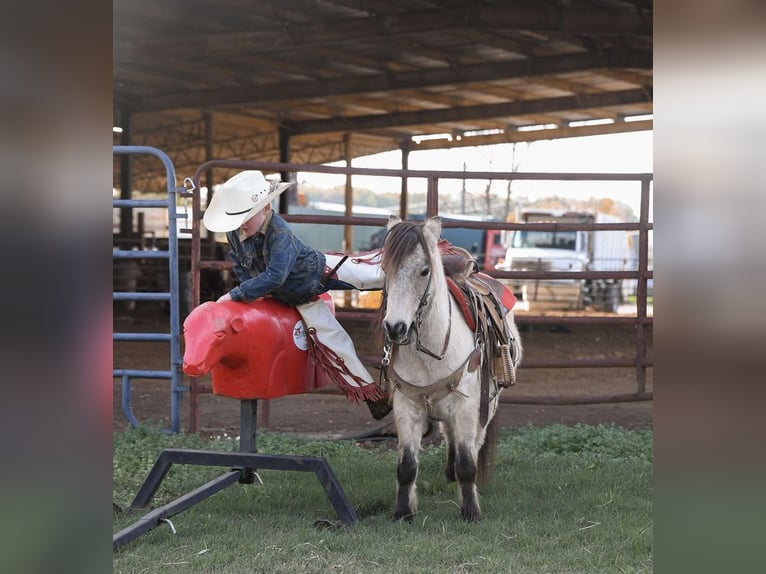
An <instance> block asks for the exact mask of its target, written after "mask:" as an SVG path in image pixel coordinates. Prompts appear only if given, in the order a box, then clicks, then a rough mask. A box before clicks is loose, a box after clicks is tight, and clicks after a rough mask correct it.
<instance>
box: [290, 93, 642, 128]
mask: <svg viewBox="0 0 766 574" xmlns="http://www.w3.org/2000/svg"><path fill="white" fill-rule="evenodd" d="M651 99H652V93H651V89H649V90H624V91H620V92H602V93H597V94H579V95H578V96H563V97H558V98H541V99H534V100H523V101H518V102H507V103H502V104H485V105H479V106H468V107H459V108H447V109H440V110H422V111H416V112H401V113H392V114H376V115H371V116H358V117H349V118H331V119H327V120H315V121H307V122H296V123H293V124H289V125H288V129H290V130H291V131H292V132H293V133H296V134H308V133H322V132H337V131H344V132H345V131H363V130H368V129H375V128H381V127H391V126H406V125H422V124H438V123H441V122H454V121H465V120H472V119H482V118H490V117H504V116H519V115H526V114H537V113H540V114H544V113H546V112H557V111H564V110H570V109H587V108H600V107H603V106H617V105H621V104H631V103H636V102H646V101H651Z"/></svg>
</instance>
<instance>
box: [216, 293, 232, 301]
mask: <svg viewBox="0 0 766 574" xmlns="http://www.w3.org/2000/svg"><path fill="white" fill-rule="evenodd" d="M231 300H232V298H231V295H229V294H228V293H224V294H223V295H221V296H220V297H218V300H217V301H216V303H223V302H224V301H231Z"/></svg>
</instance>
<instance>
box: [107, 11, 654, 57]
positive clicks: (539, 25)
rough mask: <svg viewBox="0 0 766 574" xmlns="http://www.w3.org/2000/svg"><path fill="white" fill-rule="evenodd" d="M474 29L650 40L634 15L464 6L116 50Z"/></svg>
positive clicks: (238, 48) (196, 49) (266, 45)
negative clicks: (631, 37) (510, 28)
mask: <svg viewBox="0 0 766 574" xmlns="http://www.w3.org/2000/svg"><path fill="white" fill-rule="evenodd" d="M472 27H480V28H485V29H492V28H509V27H512V28H516V29H520V30H528V31H531V32H533V33H547V34H551V33H563V34H596V35H599V34H600V35H607V36H623V35H642V36H651V34H652V25H651V21H648V22H645V21H643V20H642V18H641V16H640V14H639V12H638V11H637V10H625V11H619V12H618V11H614V12H612V13H609V14H605V13H603V12H594V11H584V10H583V11H573V10H567V9H564V8H562V7H560V6H552V5H550V4H548V3H546V4H544V5H539V6H538V5H531V4H530V5H523V6H519V5H517V4H514V5H510V6H486V5H483V6H482V5H480V6H475V5H469V6H468V7H467V8H466V9H455V10H426V11H417V12H416V11H412V12H406V13H396V14H382V15H377V16H370V17H364V18H359V17H356V18H340V19H336V20H329V21H324V22H318V23H310V24H295V25H290V26H279V27H268V28H260V27H259V28H254V29H250V30H247V31H241V32H233V31H228V32H226V33H218V34H215V33H213V34H205V35H203V36H200V35H192V36H184V37H180V38H169V39H162V40H158V41H154V42H145V43H144V42H141V43H139V42H134V41H127V40H124V41H121V42H118V44H117V45H116V48H117V50H116V52H115V53H116V54H117V60H118V61H131V60H135V59H143V58H146V57H170V58H172V57H179V56H202V55H211V54H217V55H223V54H239V53H248V52H270V51H273V50H276V49H287V48H302V49H305V48H313V47H315V46H320V45H328V44H343V43H345V42H349V41H351V40H360V39H365V38H371V37H374V38H385V37H390V36H399V35H407V34H423V33H426V32H444V31H445V30H450V29H461V28H472Z"/></svg>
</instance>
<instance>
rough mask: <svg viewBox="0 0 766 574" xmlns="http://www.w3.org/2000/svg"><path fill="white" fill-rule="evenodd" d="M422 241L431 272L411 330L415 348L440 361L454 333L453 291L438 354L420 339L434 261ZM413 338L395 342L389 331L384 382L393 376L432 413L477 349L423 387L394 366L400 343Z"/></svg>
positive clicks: (459, 376)
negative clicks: (452, 368) (432, 409)
mask: <svg viewBox="0 0 766 574" xmlns="http://www.w3.org/2000/svg"><path fill="white" fill-rule="evenodd" d="M421 245H422V247H423V251H424V252H425V253H426V255H427V256H428V270H429V273H428V281H427V282H426V286H425V288H424V289H423V293H422V295H421V296H420V301H419V302H418V308H417V310H416V311H415V320H414V321H413V327H412V330H413V331H414V333H415V348H416V349H417V350H418V351H419V352H421V353H423V354H425V355H428V356H429V357H431V358H433V359H436V360H437V361H441V360H442V359H443V358H444V356H445V354H446V353H447V348H448V347H449V342H450V335H451V333H452V295H450V294H449V293H448V294H447V301H448V305H449V307H448V308H449V315H448V327H447V333H446V335H445V336H444V344H443V345H442V349H441V352H440V353H439V354H437V353H434V352H433V351H431V350H430V349H428V347H426V346H425V345H423V344H422V343H421V342H420V328H421V327H422V325H423V313H424V311H425V308H426V307H427V306H428V303H429V300H430V295H431V280H432V277H433V261H432V260H431V254H430V252H429V251H428V249H427V247H426V245H425V242H424V241H421ZM410 342H411V341H410V338H409V336H408V338H407V341H405V342H404V343H392V342H391V340H390V339H389V337H388V335H386V337H385V343H384V345H383V359H382V360H381V367H380V379H381V383H382V384H384V385H385V386H387V385H388V383H389V382H391V380H392V379H393V382H394V384H395V386H396V388H397V390H400V391H402V392H404V393H405V394H406V395H408V396H410V398H414V397H418V398H420V399H421V401H422V402H423V404H424V406H425V407H426V409H427V410H428V411H429V413H430V412H431V408H432V404H433V401H434V400H439V399H440V398H442V397H443V396H446V395H447V394H449V393H451V392H452V391H454V390H455V388H457V383H458V382H459V380H460V378H461V377H462V372H463V370H464V369H465V367H466V365H467V364H468V363H469V361H470V359H471V357H473V355H474V353H475V350H474V351H472V352H471V353H470V354H469V355H468V358H467V359H466V360H465V361H463V363H462V364H461V365H460V366H459V367H458V368H457V369H456V370H455V371H454V372H453V373H451V374H450V375H448V376H446V377H444V378H442V379H440V380H439V381H436V382H435V383H432V384H431V385H428V386H427V387H420V386H418V385H415V384H413V383H411V382H409V381H407V380H405V379H403V378H402V377H400V376H399V374H398V373H396V371H395V370H394V366H393V363H394V360H395V359H396V357H397V355H398V350H399V347H400V346H401V345H409V344H410ZM389 368H390V369H391V377H389ZM392 396H393V395H392Z"/></svg>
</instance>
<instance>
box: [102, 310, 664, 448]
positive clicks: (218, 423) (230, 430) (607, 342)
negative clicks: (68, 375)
mask: <svg viewBox="0 0 766 574" xmlns="http://www.w3.org/2000/svg"><path fill="white" fill-rule="evenodd" d="M344 324H345V326H346V329H347V330H348V331H349V333H350V334H351V336H352V338H353V339H354V341H355V344H356V346H357V351H358V353H359V354H360V355H368V356H369V355H372V356H378V355H379V354H380V351H379V349H378V348H377V344H378V343H377V341H376V340H375V339H376V338H375V337H374V336H373V335H371V333H370V326H369V324H366V323H364V322H360V321H356V320H354V321H350V322H344ZM114 329H115V331H116V332H168V330H169V328H168V327H167V319H156V318H152V317H151V316H147V314H142V313H140V312H137V313H133V314H132V315H131V316H120V315H118V314H117V312H115V320H114ZM647 335H648V345H649V354H650V356H651V353H652V345H651V336H652V331H651V328H649V330H648V333H647ZM521 336H522V341H523V344H524V351H525V357H526V358H527V359H528V360H531V359H534V360H538V359H554V358H567V359H572V358H604V357H608V358H619V357H633V356H634V355H635V328H634V327H633V326H631V325H611V326H604V325H590V324H588V325H574V326H567V327H560V326H553V325H534V326H532V325H529V326H527V327H526V328H523V327H522V333H521ZM169 349H170V347H169V344H168V343H162V342H115V343H114V366H115V368H121V369H158V370H167V369H168V368H169V365H170V359H169V355H170V350H169ZM370 372H371V373H372V374H373V377H377V370H375V369H370ZM198 380H200V381H201V382H203V383H208V384H209V383H210V378H209V375H208V376H205V377H201V378H200V379H198ZM189 381H190V379H189V378H188V377H185V378H184V384H189ZM325 390H327V389H325ZM325 390H323V391H320V392H317V393H312V394H304V395H293V396H286V397H282V398H279V399H272V400H270V401H261V402H260V408H259V411H258V417H259V418H258V422H259V426H260V427H267V428H268V429H269V430H272V431H275V432H291V433H300V434H307V435H322V436H328V435H329V436H358V437H363V436H365V435H367V434H371V435H383V436H386V435H390V434H392V433H393V428H392V426H393V424H392V421H391V419H392V417H391V416H387V417H386V418H384V419H383V420H382V421H375V420H373V418H372V417H371V416H370V414H369V411H368V410H367V407H366V405H364V404H361V405H359V404H356V403H352V402H349V401H348V400H346V398H345V396H343V395H340V394H334V393H328V392H324V391H325ZM646 390H647V391H652V390H653V369H652V368H649V369H647V389H646ZM635 391H636V374H635V369H634V368H569V369H531V368H529V369H525V368H524V366H523V362H522V367H521V369H519V371H518V373H517V383H516V385H515V386H514V387H512V388H510V389H508V390H505V391H504V392H503V395H502V401H509V400H510V401H512V400H513V399H514V398H523V397H529V396H535V397H541V396H542V397H582V396H592V395H605V394H625V393H633V392H635ZM121 397H122V391H121V381H120V380H119V379H115V380H114V414H113V426H114V429H115V430H119V429H124V428H127V427H128V426H129V423H128V422H127V419H126V417H125V416H124V414H123V411H122V406H121V402H122V398H121ZM131 407H132V412H133V414H134V415H135V417H136V418H137V419H138V420H139V421H140V422H142V423H146V424H149V425H151V426H160V427H162V428H168V427H169V425H170V422H169V421H170V392H169V381H167V380H156V379H155V380H151V379H146V380H142V379H137V380H134V381H133V383H132V392H131ZM239 410H240V405H239V401H237V400H234V399H230V398H226V397H221V396H216V395H212V394H203V395H201V396H200V401H199V432H200V433H201V434H203V435H206V436H215V435H218V434H223V433H227V434H228V435H230V436H237V435H238V434H239ZM497 416H498V418H499V419H498V420H499V422H500V425H501V427H519V426H526V425H528V424H532V425H534V426H546V425H550V424H555V423H561V424H566V425H573V424H576V423H586V424H599V423H605V424H615V425H618V426H622V427H626V428H637V427H647V426H651V425H652V402H651V401H644V402H629V403H617V404H585V405H564V406H558V405H556V406H552V405H543V404H540V405H528V404H512V403H508V402H502V404H501V406H500V410H499V413H498V415H497ZM181 421H182V423H181V426H182V430H185V431H186V430H188V429H189V398H188V395H184V399H183V402H182V410H181Z"/></svg>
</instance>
